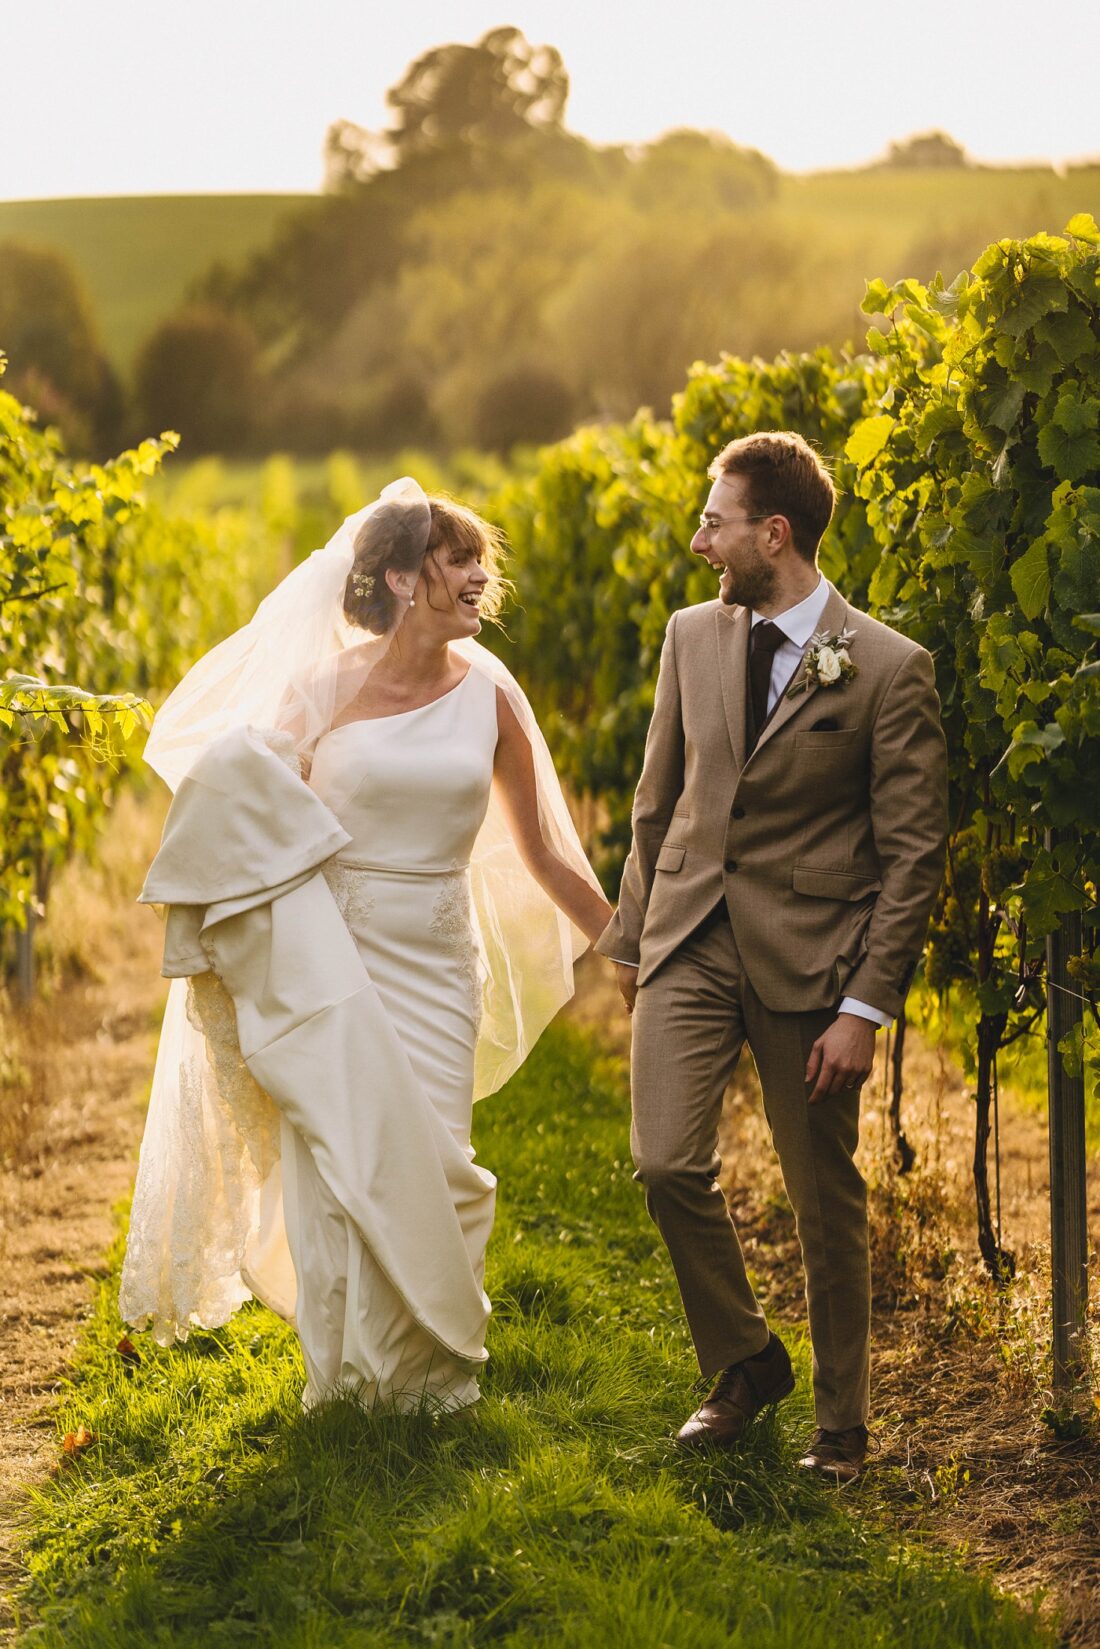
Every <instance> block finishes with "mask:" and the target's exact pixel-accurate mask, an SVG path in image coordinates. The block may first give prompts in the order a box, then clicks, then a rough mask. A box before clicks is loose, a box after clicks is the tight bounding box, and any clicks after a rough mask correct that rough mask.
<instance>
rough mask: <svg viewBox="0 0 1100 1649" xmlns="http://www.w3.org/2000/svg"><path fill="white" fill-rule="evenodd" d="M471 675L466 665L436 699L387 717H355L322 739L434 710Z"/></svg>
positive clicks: (459, 690)
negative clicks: (353, 729) (456, 679)
mask: <svg viewBox="0 0 1100 1649" xmlns="http://www.w3.org/2000/svg"><path fill="white" fill-rule="evenodd" d="M473 673H474V667H473V665H472V664H470V665H467V667H466V674H465V675H464V676H463V678H462V680H461V681H456V682H455V684H454V686H453V687H448V689H447V691H446V692H445V693H440V695H439V697H438V698H435V699H429V700H428V702H427V704H414V705H413V707H412V709H411V710H394V711H392V712H391V714H390V715H388V716H356V717H355V718H354V719H353V720H352V721H342V722H341V723H340V724H339V726H338V727H330V728H329V729H328V731H327V733H324V734H322V737H323V738H331V737H332V735H333V734H334V733H342V732H343V731H344V728H345V727H372V726H373V725H374V723H375V722H380V721H381V722H388V721H403V720H404V718H405V717H406V716H419V715H422V714H423V712H424V711H425V710H434V709H435V707H436V705H437V704H443V703H444V702H445V700H447V699H450V698H453V697H454V695H455V694H456V693H458V692H461V690H462V688H463V687H465V685H466V683H467V682H468V681H469V679H470V677H471V676H472V675H473Z"/></svg>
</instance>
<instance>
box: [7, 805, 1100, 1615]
mask: <svg viewBox="0 0 1100 1649" xmlns="http://www.w3.org/2000/svg"><path fill="white" fill-rule="evenodd" d="M160 818H161V813H160V809H159V808H158V806H156V805H150V804H149V803H146V804H144V805H139V804H137V803H133V802H130V801H127V802H125V803H124V804H123V805H122V806H121V807H120V809H119V810H118V812H117V814H116V818H115V823H114V826H113V828H112V831H111V835H110V841H109V843H108V844H107V847H106V850H105V853H104V861H103V864H102V866H101V867H100V868H99V869H97V870H96V871H95V872H88V871H84V872H83V873H79V874H78V873H75V872H74V873H73V874H71V875H69V876H67V877H66V878H65V879H64V880H63V881H62V883H61V884H60V885H59V887H58V889H57V890H56V892H55V895H54V898H53V900H52V902H51V912H50V921H49V923H48V925H47V930H46V931H47V934H48V945H47V950H46V954H45V956H44V959H43V986H42V988H43V995H42V1000H41V1001H40V1002H38V1003H37V1004H36V1006H35V1007H34V1009H33V1010H32V1011H31V1012H30V1013H24V1014H22V1015H19V1016H14V1017H13V1015H12V1013H11V1011H10V1010H9V1011H8V1012H7V1013H6V1014H0V1076H5V1077H6V1078H7V1092H6V1094H5V1095H3V1096H0V1265H2V1273H0V1275H2V1280H0V1312H2V1315H3V1324H4V1358H3V1369H2V1373H0V1398H2V1402H0V1637H7V1636H8V1635H9V1631H6V1630H5V1628H8V1629H10V1624H11V1616H10V1613H9V1612H7V1611H6V1609H5V1606H4V1604H3V1594H4V1593H6V1592H7V1591H8V1589H9V1587H10V1586H12V1585H13V1584H14V1583H15V1582H16V1580H17V1577H18V1573H19V1569H18V1563H17V1560H16V1558H15V1557H14V1555H13V1552H12V1545H11V1540H12V1531H13V1525H14V1520H15V1518H16V1517H17V1515H18V1509H19V1506H20V1503H21V1501H22V1499H23V1497H24V1495H25V1492H26V1490H27V1489H28V1488H30V1487H33V1485H34V1484H35V1483H38V1482H41V1481H43V1480H44V1479H45V1477H46V1476H47V1475H48V1473H49V1472H50V1471H51V1469H52V1468H53V1467H54V1465H55V1462H56V1458H57V1445H56V1438H55V1433H54V1429H53V1423H52V1421H51V1419H50V1416H49V1403H50V1398H51V1396H52V1395H53V1393H54V1392H55V1391H56V1389H57V1386H58V1382H59V1381H60V1379H61V1378H62V1377H63V1374H64V1371H65V1368H66V1365H67V1363H68V1361H69V1359H70V1357H71V1355H72V1352H73V1348H74V1346H75V1344H76V1342H77V1340H78V1338H79V1335H80V1331H81V1326H82V1323H83V1322H84V1320H85V1319H86V1317H87V1314H88V1311H89V1309H90V1304H91V1299H92V1293H93V1286H94V1281H95V1279H96V1278H97V1277H99V1276H101V1275H102V1271H101V1267H102V1263H103V1256H104V1254H105V1251H106V1249H107V1247H108V1245H109V1244H110V1242H111V1240H112V1238H113V1236H114V1234H115V1230H116V1225H115V1218H114V1214H113V1209H114V1207H115V1205H116V1204H117V1202H118V1201H119V1199H120V1198H124V1197H125V1196H126V1195H127V1194H128V1193H129V1190H130V1187H131V1184H132V1180H133V1173H134V1167H135V1164H136V1156H137V1148H138V1144H139V1141H140V1137H141V1128H142V1119H143V1113H144V1105H145V1099H146V1095H147V1092H148V1084H149V1079H150V1075H151V1071H152V1061H153V1055H154V1051H155V1045H156V1027H157V1024H158V1022H159V1016H160V1013H161V1011H162V1008H163V1003H164V997H165V993H166V985H165V982H164V981H162V980H161V979H160V977H159V972H158V968H159V953H160V943H161V927H160V923H159V920H158V919H157V917H156V916H155V915H154V914H153V913H152V912H150V911H148V910H146V909H144V908H141V907H138V906H137V905H135V904H134V902H133V901H134V898H135V897H136V894H137V892H138V889H139V887H140V883H141V877H142V874H143V870H144V866H145V865H146V864H147V863H148V861H149V858H150V857H151V856H152V852H153V850H154V849H155V844H156V840H157V837H158V834H159V829H160ZM572 1014H573V1017H574V1018H575V1019H577V1020H578V1021H579V1022H581V1023H583V1024H588V1025H590V1026H592V1027H594V1028H596V1029H598V1030H599V1032H600V1033H601V1035H602V1036H604V1038H605V1039H607V1040H608V1041H610V1043H611V1045H612V1047H613V1048H614V1049H616V1050H617V1051H619V1052H625V1051H626V1049H627V1047H628V1037H629V1031H628V1021H627V1020H626V1018H625V1015H624V1014H623V1013H622V1012H621V1010H620V1009H619V1007H618V1001H617V996H616V994H615V992H614V989H613V985H612V982H611V979H610V970H608V969H606V968H605V967H604V965H603V964H602V963H601V962H599V961H598V960H595V959H589V960H586V961H585V962H584V963H583V964H582V967H581V972H580V978H579V990H578V996H577V999H576V1002H575V1004H574V1007H573V1009H572ZM878 1042H879V1050H880V1064H879V1066H878V1068H877V1069H876V1071H875V1073H874V1074H873V1076H872V1078H871V1079H870V1081H869V1083H868V1087H867V1090H866V1099H865V1110H864V1125H863V1144H862V1145H861V1153H862V1158H863V1166H864V1169H865V1172H866V1173H867V1176H868V1179H869V1181H870V1183H871V1185H872V1239H873V1247H874V1258H875V1278H876V1300H875V1362H874V1397H875V1410H876V1414H877V1415H878V1416H879V1420H878V1424H877V1426H876V1428H875V1429H876V1438H877V1443H878V1451H879V1452H878V1453H877V1455H876V1474H875V1475H876V1476H877V1478H878V1481H879V1489H878V1490H877V1491H876V1492H878V1493H880V1494H884V1495H885V1498H886V1499H887V1501H888V1503H889V1504H890V1506H891V1511H892V1514H893V1515H895V1516H896V1518H897V1520H898V1522H899V1523H900V1524H902V1525H903V1526H906V1527H910V1528H914V1529H920V1530H922V1531H924V1532H926V1533H927V1534H928V1535H929V1536H930V1537H931V1538H933V1539H935V1540H937V1541H940V1542H943V1543H944V1544H946V1545H948V1546H949V1547H951V1548H952V1549H961V1550H962V1551H963V1553H964V1556H965V1557H966V1558H967V1559H968V1560H969V1561H974V1562H980V1563H981V1564H983V1565H990V1566H993V1567H994V1568H996V1570H997V1571H998V1577H999V1580H1000V1583H1001V1584H1002V1585H1004V1586H1006V1587H1008V1588H1009V1589H1011V1590H1013V1591H1015V1592H1017V1593H1019V1594H1020V1595H1021V1596H1025V1597H1030V1596H1031V1595H1032V1594H1033V1592H1034V1591H1035V1590H1036V1589H1037V1588H1045V1590H1046V1592H1047V1596H1048V1601H1049V1603H1050V1604H1051V1605H1052V1606H1057V1607H1058V1608H1059V1609H1060V1611H1061V1613H1062V1617H1063V1620H1064V1623H1065V1629H1066V1631H1067V1641H1068V1642H1072V1643H1074V1644H1076V1645H1082V1646H1083V1645H1085V1644H1089V1643H1096V1642H1100V1500H1098V1491H1097V1483H1098V1482H1100V1447H1098V1444H1097V1441H1096V1434H1095V1430H1093V1431H1092V1432H1091V1433H1089V1434H1087V1435H1086V1436H1085V1437H1084V1438H1082V1439H1079V1440H1077V1441H1075V1442H1069V1443H1059V1442H1057V1441H1056V1439H1054V1437H1053V1436H1052V1434H1051V1433H1050V1431H1049V1430H1048V1429H1047V1428H1046V1427H1045V1426H1044V1425H1043V1424H1042V1423H1041V1422H1040V1420H1039V1417H1038V1416H1039V1410H1040V1408H1041V1407H1042V1400H1041V1387H1042V1381H1043V1378H1044V1371H1043V1354H1044V1351H1045V1344H1046V1338H1047V1333H1048V1329H1047V1322H1046V1316H1045V1309H1046V1308H1045V1303H1044V1290H1045V1286H1046V1284H1045V1282H1044V1268H1046V1270H1047V1271H1049V1256H1048V1253H1047V1251H1046V1248H1045V1242H1046V1236H1047V1203H1046V1192H1047V1159H1046V1151H1047V1145H1046V1129H1045V1124H1044V1121H1043V1119H1042V1118H1041V1117H1039V1116H1037V1115H1035V1114H1034V1113H1033V1112H1029V1111H1027V1110H1025V1109H1023V1108H1021V1107H1020V1106H1019V1105H1016V1104H1014V1103H1013V1102H1012V1099H1011V1096H1006V1098H1005V1100H1004V1103H1003V1105H1002V1125H1001V1160H1002V1218H1003V1230H1004V1238H1005V1242H1006V1244H1007V1246H1009V1247H1010V1248H1012V1249H1014V1250H1015V1251H1016V1254H1017V1259H1018V1262H1019V1270H1020V1274H1021V1277H1023V1278H1031V1279H1033V1281H1032V1283H1031V1284H1030V1285H1029V1284H1027V1283H1024V1284H1021V1285H1020V1286H1019V1287H1017V1288H1015V1289H1013V1290H1012V1291H1010V1295H1009V1296H1008V1297H1007V1298H999V1297H998V1296H997V1295H996V1292H995V1291H994V1290H992V1289H991V1288H990V1287H989V1285H988V1284H987V1283H986V1282H985V1281H984V1279H983V1278H982V1276H981V1273H980V1268H979V1267H978V1266H977V1265H976V1264H975V1256H976V1250H975V1243H974V1240H973V1215H972V1192H971V1187H970V1180H969V1174H970V1150H971V1145H970V1129H971V1124H972V1107H971V1104H970V1102H969V1100H968V1098H967V1093H966V1086H965V1083H964V1081H963V1079H962V1076H961V1074H960V1072H959V1071H958V1070H957V1069H956V1068H955V1067H954V1066H953V1065H952V1064H951V1063H950V1062H949V1061H948V1060H946V1059H944V1058H943V1057H942V1056H941V1055H940V1054H939V1053H937V1052H936V1051H934V1050H930V1049H928V1048H926V1047H924V1046H923V1045H921V1043H920V1042H919V1040H918V1039H917V1038H916V1037H915V1036H913V1035H912V1033H910V1046H909V1048H908V1049H907V1057H906V1098H905V1104H904V1122H905V1127H906V1131H907V1133H908V1136H909V1138H910V1140H911V1142H912V1143H913V1145H914V1146H915V1148H916V1150H917V1169H916V1170H915V1171H914V1173H913V1174H912V1175H909V1176H907V1177H906V1178H905V1179H904V1180H899V1178H898V1177H897V1175H896V1174H894V1173H893V1171H892V1170H891V1169H890V1168H889V1166H888V1159H889V1155H890V1152H889V1140H888V1137H887V1133H886V1128H885V1117H884V1099H885V1070H884V1066H883V1063H882V1056H883V1054H884V1053H885V1038H884V1037H881V1036H880V1037H879V1039H878ZM723 1157H724V1159H725V1160H726V1162H727V1164H728V1165H729V1167H728V1169H727V1173H726V1175H725V1176H724V1182H723V1183H724V1188H725V1190H726V1193H727V1196H728V1198H729V1200H730V1203H731V1206H732V1207H733V1210H734V1213H735V1217H736V1219H737V1222H738V1226H739V1229H740V1231H741V1233H742V1238H743V1241H744V1245H745V1249H746V1254H747V1258H748V1260H749V1264H750V1267H751V1268H752V1269H753V1271H754V1273H755V1274H756V1276H757V1277H758V1278H759V1279H760V1283H761V1286H762V1288H763V1289H764V1290H765V1291H766V1294H767V1297H768V1300H769V1306H770V1310H771V1312H772V1314H773V1315H774V1316H775V1317H776V1319H777V1320H779V1321H782V1320H784V1319H788V1320H792V1321H800V1320H801V1318H802V1312H803V1307H802V1300H801V1276H800V1269H799V1264H798V1249H797V1242H796V1239H795V1235H794V1227H793V1220H792V1217H791V1214H790V1210H789V1207H788V1206H787V1203H786V1199H785V1196H784V1194H783V1190H782V1184H781V1181H780V1178H779V1174H778V1168H777V1165H776V1164H775V1161H774V1157H773V1156H772V1153H771V1150H770V1146H769V1144H768V1142H767V1139H766V1133H765V1128H764V1124H763V1120H762V1115H761V1112H760V1107H759V1101H758V1094H757V1090H756V1084H755V1076H754V1074H753V1072H752V1069H751V1063H750V1062H749V1061H747V1060H746V1061H745V1063H744V1068H743V1070H742V1071H741V1072H739V1074H738V1078H737V1080H736V1081H735V1084H734V1086H733V1088H732V1090H731V1093H730V1096H729V1099H728V1103H727V1107H726V1115H725V1119H724V1123H723ZM734 1164H744V1165H746V1171H745V1172H743V1173H742V1174H741V1175H736V1174H735V1173H734V1172H733V1165H734ZM1089 1192H1090V1199H1089V1200H1090V1229H1091V1230H1092V1231H1093V1232H1096V1231H1100V1172H1097V1164H1096V1163H1095V1162H1094V1164H1093V1173H1092V1176H1091V1179H1090V1187H1089Z"/></svg>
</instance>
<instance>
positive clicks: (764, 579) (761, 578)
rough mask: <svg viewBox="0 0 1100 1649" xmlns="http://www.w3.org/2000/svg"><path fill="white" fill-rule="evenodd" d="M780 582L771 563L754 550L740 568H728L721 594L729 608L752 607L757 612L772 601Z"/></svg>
mask: <svg viewBox="0 0 1100 1649" xmlns="http://www.w3.org/2000/svg"><path fill="white" fill-rule="evenodd" d="M778 582H779V575H778V573H777V572H776V570H775V568H774V567H773V566H772V564H771V562H770V561H765V560H764V557H763V556H762V555H761V554H760V552H759V551H758V550H756V549H753V550H752V551H751V553H750V557H749V558H748V559H746V560H745V561H744V562H742V564H741V565H740V566H739V567H737V568H736V569H734V568H733V567H727V568H726V570H725V572H724V573H723V575H722V582H721V584H720V585H719V593H720V595H721V598H722V601H723V603H724V605H725V606H727V607H751V608H752V609H753V611H756V610H757V609H758V608H759V607H760V606H761V605H762V604H766V603H768V602H769V601H770V600H771V598H772V596H773V595H774V594H775V589H776V585H777V584H778Z"/></svg>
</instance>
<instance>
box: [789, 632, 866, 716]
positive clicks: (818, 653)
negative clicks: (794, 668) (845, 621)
mask: <svg viewBox="0 0 1100 1649" xmlns="http://www.w3.org/2000/svg"><path fill="white" fill-rule="evenodd" d="M855 634H856V633H855V631H854V630H841V631H840V632H839V633H834V632H832V631H829V630H819V631H818V632H817V634H816V635H813V636H811V637H810V645H809V646H808V647H807V649H806V651H805V653H804V655H803V658H802V668H801V670H800V671H799V672H798V675H797V676H796V677H795V679H794V681H793V682H792V683H791V685H790V686H789V687H788V688H787V697H788V698H789V699H793V698H797V697H798V695H799V693H805V692H808V690H809V689H810V688H811V687H837V686H843V684H844V682H846V681H851V680H852V677H853V676H856V675H858V674H859V666H858V665H856V664H853V663H852V658H851V654H850V653H849V651H848V644H849V642H851V641H854V639H855Z"/></svg>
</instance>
